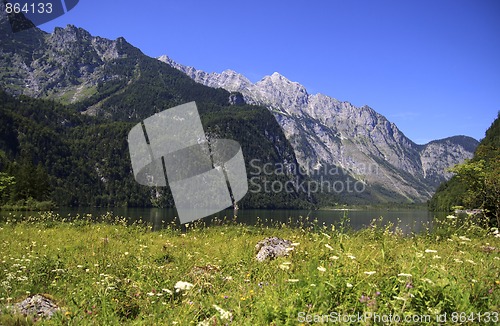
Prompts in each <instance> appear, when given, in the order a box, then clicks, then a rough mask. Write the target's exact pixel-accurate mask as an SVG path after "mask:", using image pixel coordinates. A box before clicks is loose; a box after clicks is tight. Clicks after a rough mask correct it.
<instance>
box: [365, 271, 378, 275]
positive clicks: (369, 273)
mask: <svg viewBox="0 0 500 326" xmlns="http://www.w3.org/2000/svg"><path fill="white" fill-rule="evenodd" d="M375 273H376V272H375V271H370V272H365V274H366V275H368V276H370V275H373V274H375Z"/></svg>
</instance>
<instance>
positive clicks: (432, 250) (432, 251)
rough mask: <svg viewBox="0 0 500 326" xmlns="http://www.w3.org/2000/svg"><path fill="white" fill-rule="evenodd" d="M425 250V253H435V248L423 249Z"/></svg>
mask: <svg viewBox="0 0 500 326" xmlns="http://www.w3.org/2000/svg"><path fill="white" fill-rule="evenodd" d="M425 252H426V253H436V252H437V250H434V249H425Z"/></svg>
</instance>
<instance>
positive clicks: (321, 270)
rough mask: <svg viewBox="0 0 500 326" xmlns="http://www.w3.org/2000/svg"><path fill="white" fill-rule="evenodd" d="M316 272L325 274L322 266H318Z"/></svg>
mask: <svg viewBox="0 0 500 326" xmlns="http://www.w3.org/2000/svg"><path fill="white" fill-rule="evenodd" d="M318 271H320V272H326V268H324V267H323V266H318Z"/></svg>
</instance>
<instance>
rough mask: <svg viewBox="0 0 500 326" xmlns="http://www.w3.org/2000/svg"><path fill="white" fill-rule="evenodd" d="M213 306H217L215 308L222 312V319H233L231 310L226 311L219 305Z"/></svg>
mask: <svg viewBox="0 0 500 326" xmlns="http://www.w3.org/2000/svg"><path fill="white" fill-rule="evenodd" d="M213 307H214V308H215V310H217V311H218V312H219V314H220V319H222V320H226V319H227V320H231V318H232V317H233V314H232V313H231V312H229V311H226V310H224V309H222V308H221V307H219V306H218V305H215V304H214V305H213Z"/></svg>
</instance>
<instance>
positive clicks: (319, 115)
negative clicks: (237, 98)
mask: <svg viewBox="0 0 500 326" xmlns="http://www.w3.org/2000/svg"><path fill="white" fill-rule="evenodd" d="M158 59H159V60H160V61H162V62H165V63H167V64H169V65H170V66H172V67H174V68H176V69H179V70H180V71H182V72H184V73H185V74H186V75H188V76H189V77H191V78H192V79H193V80H195V81H197V82H199V83H202V84H204V85H207V86H210V87H214V88H223V89H226V90H228V91H230V92H238V93H241V94H242V97H243V99H244V100H245V101H246V102H247V103H253V104H258V105H264V106H266V107H267V108H268V109H269V110H270V112H272V113H273V115H274V117H275V119H276V121H278V123H279V124H280V126H281V128H282V129H283V131H284V133H285V135H286V137H287V139H288V140H289V141H290V143H291V144H292V147H293V149H294V151H295V155H296V157H297V160H298V162H299V164H300V165H301V166H302V167H304V168H305V169H306V170H308V171H310V172H311V173H310V174H313V175H320V176H323V177H332V174H336V173H330V172H329V171H342V172H338V174H342V173H345V174H347V175H349V176H351V177H352V178H353V180H357V181H359V182H362V183H363V184H364V191H362V192H354V193H350V194H348V197H350V200H351V201H352V200H353V199H354V200H355V198H358V199H359V200H361V201H363V200H368V201H371V200H376V201H381V202H394V201H396V202H408V201H410V202H413V201H416V202H424V201H426V200H428V199H429V198H430V197H431V196H432V194H433V193H434V191H435V189H436V188H437V186H438V185H439V184H440V183H441V182H443V181H445V180H447V179H449V178H450V177H451V174H450V173H448V172H446V169H447V168H448V167H451V166H453V165H455V164H457V163H460V162H462V161H463V160H464V159H466V158H470V157H472V154H473V152H474V149H475V147H476V146H477V144H478V142H477V141H476V140H475V139H473V138H470V137H466V136H455V137H450V138H446V139H441V140H435V141H431V142H429V143H428V144H425V145H417V144H415V143H414V142H412V141H411V140H410V139H408V138H407V137H406V136H405V135H404V134H403V133H402V132H401V131H400V130H399V129H398V128H397V126H396V125H395V124H394V123H391V122H390V121H388V120H387V119H386V118H385V117H384V116H382V115H381V114H379V113H377V112H376V111H374V110H373V109H372V108H370V107H368V106H363V107H355V106H353V105H352V104H350V103H349V102H341V101H338V100H336V99H334V98H332V97H329V96H326V95H323V94H309V93H308V92H307V90H306V89H305V87H304V86H302V85H301V84H299V83H297V82H292V81H290V80H288V79H287V78H286V77H284V76H282V75H280V74H279V73H276V72H275V73H273V74H272V75H271V76H266V77H264V78H263V79H262V80H260V81H258V82H256V83H255V84H254V83H252V82H251V81H250V80H248V79H247V78H246V77H245V76H243V75H241V74H238V73H237V72H235V71H232V70H225V71H223V72H222V73H220V74H219V73H206V72H204V71H201V70H197V69H195V68H193V67H188V66H183V65H181V64H178V63H176V62H175V61H173V60H171V59H170V58H169V57H167V56H161V57H160V58H158ZM318 171H323V172H318ZM325 171H326V172H325Z"/></svg>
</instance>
